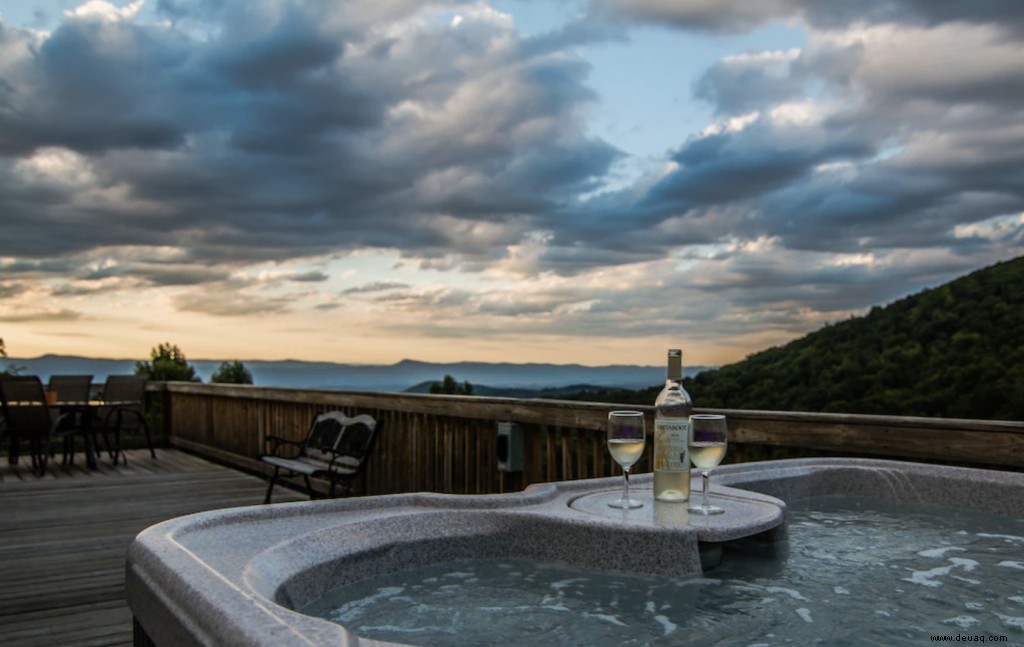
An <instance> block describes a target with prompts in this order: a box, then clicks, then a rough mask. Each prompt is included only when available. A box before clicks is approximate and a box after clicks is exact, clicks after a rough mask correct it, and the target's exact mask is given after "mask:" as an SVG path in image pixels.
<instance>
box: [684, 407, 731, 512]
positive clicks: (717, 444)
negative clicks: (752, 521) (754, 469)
mask: <svg viewBox="0 0 1024 647" xmlns="http://www.w3.org/2000/svg"><path fill="white" fill-rule="evenodd" d="M728 442H729V435H728V431H727V426H726V422H725V416H722V415H717V414H707V413H704V414H694V415H692V416H690V461H692V462H693V466H694V467H696V468H697V469H699V470H701V472H702V474H701V476H702V479H703V481H704V496H703V497H702V500H701V504H700V505H696V506H691V507H690V508H688V510H689V511H690V513H692V514H722V513H723V512H725V510H723V509H722V508H719V507H718V506H715V505H710V504H709V503H708V489H709V488H710V486H711V468H713V467H717V466H718V464H719V463H721V462H722V459H723V458H725V450H726V448H727V447H728Z"/></svg>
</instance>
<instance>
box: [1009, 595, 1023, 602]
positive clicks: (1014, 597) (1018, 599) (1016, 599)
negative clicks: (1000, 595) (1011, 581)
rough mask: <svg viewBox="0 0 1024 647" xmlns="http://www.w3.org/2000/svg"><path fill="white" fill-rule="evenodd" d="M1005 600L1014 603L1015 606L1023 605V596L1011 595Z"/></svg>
mask: <svg viewBox="0 0 1024 647" xmlns="http://www.w3.org/2000/svg"><path fill="white" fill-rule="evenodd" d="M1006 599H1007V600H1009V601H1010V602H1016V603H1017V604H1024V595H1011V596H1010V597H1008V598H1006Z"/></svg>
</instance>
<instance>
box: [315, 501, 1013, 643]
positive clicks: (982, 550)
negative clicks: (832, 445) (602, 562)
mask: <svg viewBox="0 0 1024 647" xmlns="http://www.w3.org/2000/svg"><path fill="white" fill-rule="evenodd" d="M789 511H790V517H789V534H790V538H789V542H788V551H781V553H780V554H776V555H774V556H765V555H764V554H756V553H750V552H746V551H743V550H731V551H729V552H728V553H727V556H726V558H725V560H724V561H723V562H722V564H721V565H720V566H719V567H718V568H716V569H715V570H713V571H710V572H709V573H708V574H707V575H706V576H703V577H692V578H683V579H676V580H672V579H667V578H656V577H646V576H635V575H620V574H608V573H596V572H592V571H584V570H580V569H576V568H572V567H568V566H563V565H551V564H538V563H534V562H530V561H527V560H470V561H464V562H455V563H448V564H443V565H437V566H432V567H427V568H421V569H416V570H410V571H405V572H402V573H397V574H394V575H391V576H388V577H385V578H377V579H373V580H365V581H362V582H357V583H354V584H347V585H345V586H344V587H340V588H339V589H336V590H335V591H332V592H331V593H329V594H328V595H326V596H324V597H323V598H321V599H319V600H317V601H316V602H314V603H312V604H310V605H308V606H306V607H304V608H303V609H301V611H302V612H303V613H306V614H310V615H316V616H320V617H324V618H327V619H329V620H332V621H334V622H337V623H340V624H343V625H345V626H346V627H348V628H349V629H351V630H352V631H354V632H355V633H356V634H358V635H361V636H367V637H370V638H375V639H380V640H389V641H395V642H401V643H409V644H416V645H490V644H493V645H508V644H534V643H536V644H545V643H549V644H555V643H557V644H565V645H599V644H607V645H649V644H651V645H653V644H669V643H671V644H680V643H691V642H692V643H693V644H701V645H707V644H718V643H720V644H749V645H754V644H756V645H785V644H794V645H796V644H813V643H815V642H818V643H820V644H829V645H834V644H849V645H859V644H865V643H867V644H886V645H892V644H922V643H927V642H929V640H930V637H931V636H933V635H954V636H955V635H957V634H964V635H968V634H969V635H986V636H1007V638H1008V641H1007V642H1002V643H1000V644H1004V645H1008V644H1024V520H1022V519H1012V518H1007V517H1000V516H996V515H989V514H983V513H977V512H970V511H965V510H961V509H951V508H943V507H938V506H927V505H917V504H914V505H910V504H902V503H888V502H884V501H880V500H874V499H864V498H854V497H816V498H811V499H805V500H798V501H795V502H792V503H791V504H790V508H789ZM638 549H640V550H642V547H637V546H624V547H623V550H638Z"/></svg>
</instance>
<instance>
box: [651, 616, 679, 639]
mask: <svg viewBox="0 0 1024 647" xmlns="http://www.w3.org/2000/svg"><path fill="white" fill-rule="evenodd" d="M654 619H655V620H657V621H658V624H660V625H661V626H662V628H664V630H665V633H664V634H662V635H665V636H671V635H672V634H674V633H675V632H676V629H678V628H679V625H677V624H676V623H674V622H672V621H671V620H669V619H668V618H666V617H665V616H660V615H659V616H654Z"/></svg>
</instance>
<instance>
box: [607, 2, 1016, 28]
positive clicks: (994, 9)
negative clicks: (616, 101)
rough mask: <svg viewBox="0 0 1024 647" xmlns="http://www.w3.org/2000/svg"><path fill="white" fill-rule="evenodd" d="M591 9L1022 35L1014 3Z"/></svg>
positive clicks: (693, 24)
mask: <svg viewBox="0 0 1024 647" xmlns="http://www.w3.org/2000/svg"><path fill="white" fill-rule="evenodd" d="M591 4H592V6H593V7H594V8H595V9H596V10H597V11H599V12H603V13H608V14H610V15H612V16H616V17H619V18H623V19H626V20H634V21H640V22H651V23H662V24H671V25H674V26H677V27H684V28H689V29H707V30H714V31H746V30H749V29H752V28H755V27H758V26H760V25H763V24H765V23H768V22H771V21H779V20H786V19H789V18H794V17H802V18H804V19H805V20H807V21H808V22H809V23H810V24H812V25H814V26H816V27H824V28H836V27H846V26H848V25H850V24H851V23H856V22H866V23H888V22H895V23H903V24H912V25H922V26H933V25H937V24H941V23H947V22H972V23H992V24H1000V25H1006V26H1007V27H1008V28H1011V29H1014V30H1015V31H1022V30H1024V5H1022V4H1021V3H1020V2H1018V1H1017V0H976V1H974V2H962V1H960V0H860V1H859V2H848V1H847V0H762V1H760V2H748V1H747V0H721V1H720V2H714V3H710V2H679V1H678V0H591Z"/></svg>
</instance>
